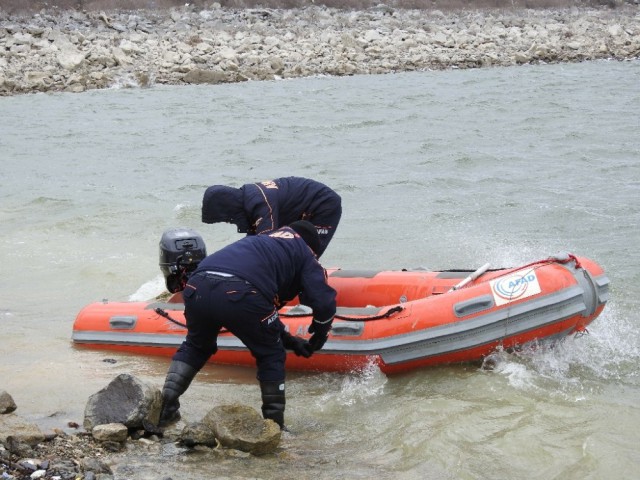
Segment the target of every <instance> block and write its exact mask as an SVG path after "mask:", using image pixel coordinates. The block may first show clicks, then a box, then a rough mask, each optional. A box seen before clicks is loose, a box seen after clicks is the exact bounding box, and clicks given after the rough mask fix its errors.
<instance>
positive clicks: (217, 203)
mask: <svg viewBox="0 0 640 480" xmlns="http://www.w3.org/2000/svg"><path fill="white" fill-rule="evenodd" d="M243 203H244V202H243V194H242V189H240V188H233V187H227V186H225V185H213V186H211V187H209V188H207V189H206V190H205V192H204V196H203V197H202V222H203V223H218V222H227V223H233V224H235V225H237V226H238V232H241V233H246V232H247V230H248V228H249V222H248V220H247V215H246V213H245V211H244V207H243Z"/></svg>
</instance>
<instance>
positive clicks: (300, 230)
mask: <svg viewBox="0 0 640 480" xmlns="http://www.w3.org/2000/svg"><path fill="white" fill-rule="evenodd" d="M289 227H290V228H291V229H293V231H294V232H296V233H297V234H298V235H300V236H301V237H302V239H303V240H304V241H305V242H306V243H307V245H309V248H311V250H313V253H315V254H316V255H317V254H318V250H319V249H320V237H319V236H318V231H317V230H316V227H315V225H313V223H311V222H307V221H306V220H298V221H297V222H293V223H292V224H290V225H289Z"/></svg>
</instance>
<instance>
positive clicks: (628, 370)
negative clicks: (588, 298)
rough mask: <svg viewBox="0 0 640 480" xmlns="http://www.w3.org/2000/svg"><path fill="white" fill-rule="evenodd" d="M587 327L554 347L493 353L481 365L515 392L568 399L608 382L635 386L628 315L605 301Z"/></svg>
mask: <svg viewBox="0 0 640 480" xmlns="http://www.w3.org/2000/svg"><path fill="white" fill-rule="evenodd" d="M590 331H591V333H590V334H589V335H584V336H573V337H567V338H566V339H565V340H564V341H562V342H557V343H555V344H554V345H543V344H537V343H532V344H529V345H527V346H525V347H524V348H522V350H519V351H518V352H515V353H511V354H510V353H507V352H504V351H499V352H496V353H494V354H493V355H491V356H490V357H488V359H487V360H486V361H485V364H484V367H485V368H487V367H490V368H491V369H492V370H493V371H495V372H496V373H498V374H500V375H502V376H504V377H505V378H506V379H507V381H508V383H509V385H511V386H512V387H513V388H515V389H516V390H523V391H529V392H535V391H538V390H543V391H546V392H553V394H554V395H558V396H559V397H562V398H564V399H567V400H574V401H575V400H580V399H582V398H584V395H586V394H589V393H593V392H596V391H598V390H600V389H601V388H602V385H604V384H608V383H609V382H611V381H615V382H616V383H619V384H628V385H631V386H637V385H638V384H640V378H639V376H638V373H637V369H636V368H635V366H636V365H637V364H638V362H639V361H640V346H639V345H640V342H639V341H638V333H637V332H636V331H635V329H634V328H633V324H632V322H631V321H630V319H629V318H627V317H626V316H625V315H623V314H621V313H620V312H619V311H618V309H617V308H616V306H615V305H612V304H610V305H607V309H606V310H605V312H603V314H602V315H601V316H600V317H599V318H598V320H597V321H596V323H594V324H593V327H592V328H591V329H590Z"/></svg>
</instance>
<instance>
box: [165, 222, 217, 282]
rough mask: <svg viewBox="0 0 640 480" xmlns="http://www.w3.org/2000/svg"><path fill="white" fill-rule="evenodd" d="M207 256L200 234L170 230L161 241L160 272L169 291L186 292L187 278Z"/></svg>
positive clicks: (184, 230) (187, 230)
mask: <svg viewBox="0 0 640 480" xmlns="http://www.w3.org/2000/svg"><path fill="white" fill-rule="evenodd" d="M206 256H207V248H206V247H205V245H204V241H203V240H202V237H201V236H200V234H198V233H197V232H195V231H194V230H191V229H188V228H170V229H168V230H165V231H164V233H163V234H162V238H161V239H160V270H161V271H162V274H163V275H164V281H165V284H166V285H167V290H169V292H171V293H176V292H180V291H182V290H184V286H185V284H186V283H187V278H188V277H189V275H190V274H191V273H192V272H193V271H194V270H195V269H196V267H197V266H198V263H200V261H201V260H203V259H204V258H205V257H206Z"/></svg>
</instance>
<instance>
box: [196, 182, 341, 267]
mask: <svg viewBox="0 0 640 480" xmlns="http://www.w3.org/2000/svg"><path fill="white" fill-rule="evenodd" d="M341 216H342V199H341V198H340V196H339V195H338V194H337V193H336V192H334V191H333V190H332V189H331V188H329V187H327V186H326V185H324V184H322V183H320V182H317V181H315V180H311V179H308V178H302V177H285V178H276V179H275V180H269V181H265V182H259V183H248V184H246V185H243V186H242V187H240V188H234V187H228V186H225V185H213V186H211V187H209V188H207V189H206V190H205V192H204V196H203V199H202V221H203V222H204V223H218V222H227V223H233V224H235V225H236V226H237V227H238V232H239V233H246V234H247V235H256V234H259V233H264V232H271V231H273V230H276V229H278V228H280V227H283V226H285V225H289V224H290V223H292V222H295V221H296V220H307V221H309V222H311V223H313V224H314V225H315V227H316V230H317V231H318V235H319V237H320V246H319V247H318V250H317V251H316V254H317V256H318V258H320V257H321V256H322V254H323V253H324V251H325V250H326V248H327V246H328V245H329V242H330V241H331V239H332V238H333V235H334V234H335V233H336V229H337V228H338V223H339V222H340V217H341Z"/></svg>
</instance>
